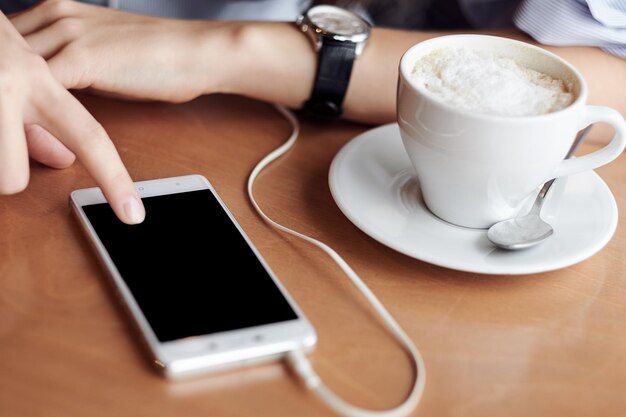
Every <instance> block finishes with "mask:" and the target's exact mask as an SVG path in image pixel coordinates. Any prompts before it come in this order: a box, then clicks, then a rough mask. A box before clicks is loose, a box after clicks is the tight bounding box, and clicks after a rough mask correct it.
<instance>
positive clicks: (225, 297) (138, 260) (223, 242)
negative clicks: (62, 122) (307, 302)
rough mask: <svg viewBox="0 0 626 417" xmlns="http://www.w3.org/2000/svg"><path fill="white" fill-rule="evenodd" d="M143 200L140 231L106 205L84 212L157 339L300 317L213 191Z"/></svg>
mask: <svg viewBox="0 0 626 417" xmlns="http://www.w3.org/2000/svg"><path fill="white" fill-rule="evenodd" d="M142 200H143V203H144V205H145V207H146V213H147V215H146V219H145V221H144V222H143V223H141V224H139V225H126V224H124V223H122V222H121V221H119V220H118V219H117V217H115V214H114V213H113V211H112V210H111V208H110V207H109V205H108V204H106V203H102V204H92V205H85V206H83V210H84V212H85V214H86V215H87V218H88V219H89V221H90V222H91V224H92V226H93V228H94V229H95V231H96V233H97V234H98V236H99V238H100V240H101V241H102V243H103V244H104V246H105V248H106V250H107V251H108V253H109V255H110V257H111V259H112V260H113V263H115V266H116V267H117V269H118V271H119V273H120V275H121V276H122V278H123V279H124V281H125V282H126V285H127V286H128V288H129V289H130V291H131V292H132V294H133V296H134V298H135V300H136V302H137V304H138V305H139V307H140V309H141V310H142V312H143V314H144V316H145V317H146V319H147V321H148V323H149V324H150V326H151V327H152V330H153V331H154V333H155V334H156V337H157V339H159V340H160V341H161V342H167V341H172V340H178V339H182V338H185V337H190V336H200V335H207V334H211V333H217V332H223V331H229V330H235V329H242V328H247V327H253V326H258V325H264V324H270V323H276V322H283V321H287V320H295V319H297V318H298V316H297V315H296V313H295V312H294V310H293V309H292V308H291V306H290V304H289V302H288V301H287V300H286V299H285V297H284V296H283V295H282V293H281V291H280V289H279V288H278V287H277V286H276V284H275V283H274V281H273V280H272V278H271V277H270V275H269V274H268V272H267V271H266V270H265V268H264V267H263V265H262V264H261V262H260V261H259V260H258V258H257V257H256V255H255V254H254V252H253V251H252V249H251V248H250V247H249V246H248V244H247V243H246V241H245V240H244V238H243V236H242V235H241V233H240V232H239V230H238V229H237V227H236V226H235V225H234V224H233V222H232V221H231V220H230V218H229V216H228V214H227V213H226V212H225V211H224V210H223V208H222V206H221V205H220V203H219V201H218V200H217V199H216V198H215V196H214V195H213V193H212V192H211V191H210V190H199V191H190V192H184V193H178V194H170V195H161V196H155V197H145V198H143V199H142ZM232 259H234V261H232Z"/></svg>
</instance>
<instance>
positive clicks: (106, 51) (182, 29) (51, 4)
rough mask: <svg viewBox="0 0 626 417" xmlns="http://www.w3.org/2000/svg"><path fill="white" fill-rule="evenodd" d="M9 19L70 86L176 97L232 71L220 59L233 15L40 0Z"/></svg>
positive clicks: (206, 89)
mask: <svg viewBox="0 0 626 417" xmlns="http://www.w3.org/2000/svg"><path fill="white" fill-rule="evenodd" d="M11 22H12V23H13V25H14V26H15V28H16V29H17V30H18V31H19V32H20V33H21V34H22V36H24V38H25V39H26V41H27V42H28V44H29V45H30V46H31V48H33V50H34V51H35V52H36V53H37V54H39V55H41V56H42V57H44V58H45V59H46V60H47V61H48V65H49V66H50V69H51V71H52V73H53V74H54V76H55V77H56V78H57V80H59V81H60V82H61V83H62V84H63V85H64V86H65V87H66V88H70V89H71V88H79V89H82V88H90V89H92V90H96V91H99V92H103V93H107V95H114V96H122V97H125V98H135V99H151V100H163V101H170V102H182V101H188V100H191V99H193V98H195V97H197V96H199V95H201V94H204V93H211V92H224V91H223V88H222V82H223V80H224V76H225V75H227V74H229V73H230V72H232V68H229V67H228V66H227V65H226V64H225V62H224V61H225V60H226V59H227V57H228V55H229V54H230V53H232V51H228V50H227V49H228V40H229V39H231V38H230V35H231V34H232V31H233V30H234V29H235V27H236V24H235V23H233V22H206V21H195V22H194V21H181V20H173V19H163V18H156V17H150V16H143V15H139V14H134V13H128V12H123V11H119V10H112V9H107V8H103V7H99V6H93V5H87V4H83V3H79V2H76V1H72V0H47V1H44V2H42V3H39V4H38V5H36V6H35V7H33V8H31V9H29V10H26V11H24V12H22V13H20V14H17V15H14V16H13V17H11ZM205 55H206V57H205ZM209 55H211V56H213V57H216V58H217V59H211V57H210V56H209Z"/></svg>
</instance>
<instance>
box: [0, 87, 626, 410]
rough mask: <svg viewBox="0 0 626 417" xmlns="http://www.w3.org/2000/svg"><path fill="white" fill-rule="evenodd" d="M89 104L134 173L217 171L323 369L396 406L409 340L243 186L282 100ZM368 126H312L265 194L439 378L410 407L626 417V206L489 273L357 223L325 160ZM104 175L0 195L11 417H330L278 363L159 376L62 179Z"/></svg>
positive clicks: (0, 397)
mask: <svg viewBox="0 0 626 417" xmlns="http://www.w3.org/2000/svg"><path fill="white" fill-rule="evenodd" d="M81 100H82V101H83V102H84V103H85V104H86V105H87V107H88V108H89V109H90V110H91V111H92V112H93V113H94V115H95V116H96V117H97V118H98V119H99V120H100V121H101V122H102V123H103V124H104V126H105V127H106V128H107V130H108V131H109V133H110V134H111V136H112V137H113V138H114V141H115V142H116V144H117V146H118V149H119V151H120V153H121V155H122V157H123V159H124V161H125V162H126V164H127V167H128V168H129V170H130V172H131V175H132V176H133V178H134V179H136V180H139V179H149V178H158V177H167V176H175V175H184V174H191V173H199V174H203V175H205V176H206V177H207V178H209V180H211V181H212V182H213V184H214V186H215V188H216V189H217V191H218V192H219V193H220V195H221V196H222V197H223V199H224V200H225V202H226V204H227V205H228V206H229V207H230V208H231V210H232V212H233V213H234V215H235V216H236V217H237V219H238V220H239V222H240V223H241V225H242V226H243V227H244V229H245V230H246V231H247V232H248V234H249V235H250V237H251V238H252V240H253V241H254V242H255V244H256V245H257V246H258V248H259V250H260V251H261V252H262V254H263V255H264V256H265V258H266V259H267V260H268V262H269V263H270V265H271V266H272V267H273V268H274V270H275V271H276V273H277V274H278V276H279V277H280V278H281V280H282V282H283V283H284V284H285V285H286V287H287V288H288V290H289V291H290V293H291V294H292V295H293V296H294V297H295V299H296V300H297V302H298V303H299V305H300V306H301V307H302V308H303V309H304V311H305V312H306V313H307V315H308V317H309V318H310V319H311V321H312V323H313V325H314V326H315V328H316V330H317V332H318V336H319V343H318V346H317V349H316V350H315V352H314V353H313V354H312V361H313V363H314V366H315V367H316V369H317V370H318V372H319V373H320V374H321V376H322V377H323V378H324V379H325V380H326V381H327V382H328V384H329V385H330V386H331V387H333V388H334V389H335V390H336V391H337V392H338V393H340V394H341V395H342V396H343V397H344V398H345V399H347V400H349V401H353V402H355V403H357V404H359V405H361V406H365V407H371V408H378V409H382V408H386V407H391V406H393V405H396V404H398V403H399V402H401V401H402V400H403V398H404V397H405V395H406V394H407V391H408V389H409V386H410V383H411V379H412V369H411V366H410V362H409V359H408V358H407V356H406V355H405V353H404V352H403V351H402V349H401V348H400V347H399V346H398V345H397V344H396V342H395V341H394V340H393V339H392V338H391V337H390V336H389V335H388V334H387V333H386V331H385V330H384V329H383V327H382V326H381V325H380V324H379V323H378V321H377V320H376V318H375V316H374V315H373V314H372V313H371V311H370V310H369V308H368V306H367V304H366V303H365V302H364V301H363V300H362V299H361V298H360V296H359V295H358V293H357V292H356V290H354V289H353V288H352V286H351V284H350V283H349V281H348V280H347V279H346V278H345V277H344V276H343V275H342V273H341V272H340V270H339V269H338V268H337V267H336V266H335V265H334V264H333V263H332V262H331V261H330V260H329V259H328V258H327V257H326V256H325V255H323V254H322V253H321V252H319V251H318V250H317V249H315V248H314V247H312V246H309V245H308V244H306V243H303V242H301V241H298V240H295V239H294V238H291V237H286V236H284V235H282V234H280V233H278V232H276V231H275V230H273V229H271V228H270V227H269V226H267V225H266V224H264V223H263V222H262V221H261V219H260V218H259V217H258V216H257V215H256V214H255V212H254V211H253V209H252V206H251V205H250V203H249V201H248V199H247V197H246V194H245V188H244V185H245V181H246V178H247V175H248V174H249V172H250V170H251V168H252V166H253V165H254V164H255V163H256V162H257V161H258V160H259V159H260V158H261V157H262V156H263V155H265V154H266V153H267V152H268V151H269V150H270V149H273V148H274V147H276V146H277V145H278V144H280V143H282V141H283V140H284V139H285V138H286V135H287V134H288V133H289V126H288V125H287V123H286V122H285V121H284V120H283V119H282V118H281V117H280V116H279V115H278V114H277V113H275V111H274V110H273V109H272V108H271V107H270V106H267V105H265V104H261V103H256V102H252V101H248V100H244V99H240V98H235V97H225V96H213V97H205V98H202V99H199V100H196V101H194V102H192V103H188V104H185V105H167V104H159V103H125V102H117V101H110V100H106V99H101V98H95V97H90V96H81ZM367 128H368V127H367V126H362V125H354V124H348V123H329V124H314V123H312V122H310V121H308V122H307V121H304V123H303V132H302V135H301V141H300V142H299V143H298V145H297V147H296V149H294V150H293V151H292V152H291V153H290V154H289V155H288V157H286V158H285V159H283V160H282V161H280V162H279V163H277V164H274V165H273V166H271V167H270V168H269V169H268V171H267V172H265V173H264V174H263V175H262V176H261V177H260V179H259V182H258V186H257V189H256V190H257V195H258V196H259V200H260V202H261V204H262V205H263V207H264V209H265V210H267V213H268V214H269V215H271V216H272V217H273V218H274V219H277V220H279V221H281V222H283V223H284V224H286V225H289V226H291V227H293V228H295V229H297V230H300V231H303V232H305V233H308V234H311V235H313V236H316V237H318V238H321V239H322V240H323V241H325V242H327V243H329V244H330V245H331V246H333V247H334V248H336V249H337V251H338V252H339V253H341V254H342V255H343V256H344V257H345V258H346V260H347V261H348V262H349V263H350V264H351V265H352V266H353V267H354V269H355V270H356V271H357V272H359V273H360V274H361V276H362V277H363V278H364V280H365V281H366V283H367V284H368V285H369V286H370V287H371V288H372V289H373V290H374V292H375V293H376V294H377V295H378V296H379V297H380V299H381V300H382V301H383V302H384V303H385V304H386V305H387V306H388V308H389V310H390V311H391V312H392V314H394V315H395V317H396V318H397V319H398V321H399V322H400V323H401V325H402V326H404V328H405V329H406V330H407V332H408V334H409V335H410V337H412V338H413V340H414V341H415V343H416V344H417V345H418V347H419V348H420V350H421V351H422V353H423V355H424V359H425V361H426V366H427V370H428V378H427V383H426V390H425V393H424V397H423V400H422V403H421V404H420V406H419V407H418V410H417V412H416V413H415V415H418V416H434V417H448V416H463V417H471V416H477V417H478V416H479V417H484V416H520V417H528V416H533V417H537V416H624V415H626V256H625V255H626V226H624V223H625V222H624V218H623V214H622V215H621V216H620V217H621V221H620V225H619V226H618V229H617V233H616V235H615V237H614V238H613V240H612V241H611V242H610V243H609V244H608V245H607V246H606V247H605V248H604V249H603V250H602V251H601V252H600V253H598V254H597V255H595V256H593V257H592V258H590V259H588V260H586V261H584V262H581V263H579V264H577V265H574V266H572V267H570V268H567V269H563V270H560V271H556V272H549V273H544V274H539V275H532V276H518V277H506V276H485V275H477V274H470V273H463V272H457V271H453V270H449V269H444V268H440V267H437V266H433V265H430V264H427V263H423V262H420V261H417V260H415V259H412V258H409V257H407V256H404V255H401V254H399V253H396V252H394V251H393V250H391V249H388V248H387V247H385V246H383V245H381V244H379V243H377V242H376V241H374V240H373V239H371V238H369V237H368V236H367V235H365V234H364V233H362V232H360V231H359V230H358V229H357V228H356V227H355V226H354V225H352V224H351V223H350V222H349V221H348V220H347V219H346V218H345V217H344V216H343V215H342V213H341V212H340V211H339V209H338V208H337V206H336V205H335V203H334V201H333V199H332V197H331V195H330V192H329V189H328V185H327V173H328V168H329V165H330V163H331V160H332V158H333V156H334V155H335V154H336V152H337V151H338V150H339V149H340V148H341V147H342V146H343V145H344V144H345V143H346V142H348V141H349V140H350V139H351V138H352V137H354V136H355V135H356V134H358V133H360V132H362V131H364V130H366V129H367ZM586 147H587V151H588V150H590V149H592V146H591V145H587V146H586ZM583 150H584V149H583ZM625 166H626V155H622V156H621V158H620V160H618V161H617V162H615V163H613V164H611V165H609V166H606V167H604V168H601V169H599V170H598V172H599V174H600V175H601V176H602V177H603V178H604V180H605V181H606V182H607V183H608V184H609V186H610V187H611V189H612V191H613V193H614V194H615V197H616V199H617V202H618V206H619V207H620V209H621V212H622V213H625V212H626V174H624V172H625V171H624V167H625ZM92 185H93V181H92V180H91V178H90V177H89V176H88V175H87V173H86V171H85V170H84V169H83V168H82V167H81V165H80V164H75V165H74V166H73V167H71V168H69V169H66V170H62V171H59V170H51V169H48V168H44V167H41V166H38V165H36V164H34V163H33V167H32V179H31V183H30V186H29V188H28V189H27V190H26V191H25V192H23V193H21V194H19V195H15V196H3V197H0V416H1V417H30V416H46V417H56V416H59V417H60V416H63V417H73V416H76V417H90V416H107V417H113V416H116V417H123V416H132V417H140V416H150V417H158V416H168V417H169V416H192V417H193V416H211V417H219V416H224V417H237V416H254V417H257V416H329V415H331V413H330V412H329V410H328V409H327V408H326V407H325V406H324V405H323V404H321V403H320V402H318V401H317V400H316V399H315V398H314V396H312V395H311V394H310V393H308V392H307V391H306V390H305V389H303V388H302V387H301V386H300V385H299V384H297V383H294V380H293V378H292V377H291V375H290V374H289V372H287V371H286V370H285V368H284V367H283V366H281V365H280V364H273V365H265V366H261V367H256V368H250V369H246V370H239V371H234V372H228V373H224V374H217V375H213V376H207V377H203V378H200V379H197V380H192V381H182V382H169V381H167V380H165V379H163V378H162V377H160V376H158V375H157V374H156V373H155V372H153V371H152V370H151V368H150V367H149V366H148V364H147V361H145V360H144V356H145V355H144V354H143V351H142V350H141V348H140V347H139V346H140V345H139V343H138V342H137V338H136V336H135V335H134V334H133V333H132V331H131V330H130V325H129V321H128V320H127V318H126V316H125V315H124V314H123V313H122V312H121V310H120V309H119V308H118V307H117V304H116V302H115V301H114V299H113V296H112V293H111V291H110V289H109V286H108V283H107V282H106V278H105V275H104V272H103V270H102V269H101V268H100V266H99V264H98V262H97V260H96V257H95V255H94V254H93V253H92V252H91V249H90V247H89V246H88V243H87V240H86V239H85V237H84V236H83V235H82V232H81V230H80V229H79V227H78V224H77V222H76V220H75V219H74V218H73V216H72V214H71V213H70V209H69V206H68V195H69V193H70V191H72V190H73V189H76V188H81V187H88V186H92Z"/></svg>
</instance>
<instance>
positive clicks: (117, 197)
mask: <svg viewBox="0 0 626 417" xmlns="http://www.w3.org/2000/svg"><path fill="white" fill-rule="evenodd" d="M44 96H47V97H45V98H46V99H47V101H46V102H45V103H42V104H43V105H40V106H38V108H39V111H40V113H41V114H42V116H43V117H44V119H45V120H44V122H45V124H44V125H43V126H44V127H45V128H46V129H47V130H48V131H49V132H50V133H52V134H53V135H54V136H56V137H57V138H59V139H60V140H61V141H62V142H63V143H64V144H65V145H66V146H67V147H68V148H69V149H70V150H72V151H73V152H74V153H75V154H76V156H77V157H78V159H79V160H80V161H81V162H82V163H83V164H84V165H85V168H87V171H89V173H90V174H91V176H92V177H93V178H94V179H95V180H96V183H97V184H98V185H99V186H100V188H101V189H102V192H103V193H104V196H105V197H106V199H107V201H108V202H109V204H110V205H111V208H112V209H113V211H114V212H115V214H116V215H117V217H119V219H120V220H122V221H123V222H124V223H128V224H136V223H141V222H142V221H143V219H144V218H145V209H144V207H143V204H142V202H141V199H140V198H139V196H138V195H137V191H136V189H135V186H134V184H133V182H132V180H131V179H130V176H129V175H128V171H126V168H125V167H124V164H123V163H122V160H121V159H120V156H119V154H118V153H117V150H116V149H115V146H113V142H111V139H110V138H109V136H108V135H107V133H106V132H105V130H104V128H103V127H102V126H101V125H100V124H99V123H98V122H97V121H96V120H95V119H94V118H93V116H92V115H91V114H89V112H88V111H87V110H86V109H85V108H84V107H83V106H82V105H81V104H80V103H79V102H78V100H76V99H75V98H74V97H73V96H72V95H71V94H70V93H69V92H68V91H67V90H65V89H64V88H62V87H61V86H58V85H56V84H54V88H52V89H50V90H48V92H47V94H44V95H42V97H44ZM50 103H54V105H50Z"/></svg>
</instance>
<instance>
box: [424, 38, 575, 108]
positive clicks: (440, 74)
mask: <svg viewBox="0 0 626 417" xmlns="http://www.w3.org/2000/svg"><path fill="white" fill-rule="evenodd" d="M412 79H413V81H414V82H416V83H417V84H418V85H420V86H422V87H423V88H425V89H427V90H428V91H429V92H431V93H432V94H433V95H435V96H436V97H437V98H439V99H440V100H442V101H444V102H446V103H448V104H451V105H452V106H455V107H459V108H462V109H465V110H470V111H476V112H480V113H486V114H493V115H504V116H531V115H539V114H546V113H551V112H555V111H557V110H560V109H563V108H565V107H567V106H569V105H570V104H571V103H572V102H573V101H574V99H575V96H574V94H573V93H572V92H571V90H572V86H571V83H567V82H565V81H563V80H559V79H555V78H552V77H551V76H549V75H547V74H543V73H541V72H538V71H535V70H532V69H529V68H525V67H523V66H520V65H519V64H517V63H516V62H515V61H514V60H513V59H510V58H504V57H500V56H497V55H495V54H493V53H491V52H487V51H478V50H471V49H460V48H458V49H457V48H442V49H439V50H436V51H433V52H431V53H430V54H428V55H426V56H424V57H422V58H420V59H419V60H418V61H417V62H416V63H415V67H414V69H413V73H412Z"/></svg>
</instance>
